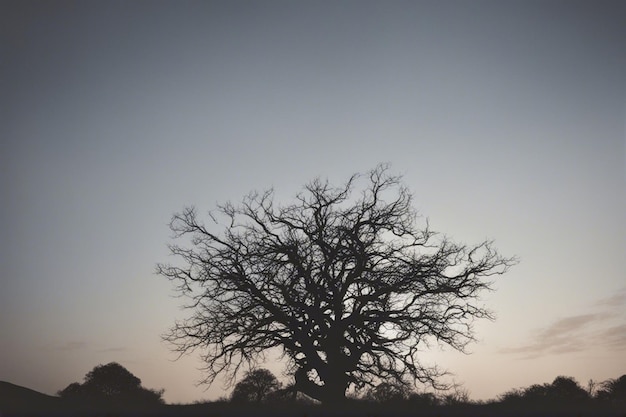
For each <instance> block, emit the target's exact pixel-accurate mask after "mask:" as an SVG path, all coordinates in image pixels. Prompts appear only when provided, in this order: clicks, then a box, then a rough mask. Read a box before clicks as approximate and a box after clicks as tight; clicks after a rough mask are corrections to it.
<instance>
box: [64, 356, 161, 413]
mask: <svg viewBox="0 0 626 417" xmlns="http://www.w3.org/2000/svg"><path fill="white" fill-rule="evenodd" d="M58 395H59V396H60V397H62V398H66V399H68V400H73V401H79V402H84V403H88V404H93V405H98V406H103V405H110V406H124V407H126V406H150V405H157V404H162V403H163V399H162V398H161V397H162V395H163V390H159V391H157V390H151V389H147V388H144V387H142V386H141V380H140V379H139V378H137V377H136V376H135V375H133V374H132V373H130V372H129V371H128V370H127V369H126V368H124V367H123V366H122V365H120V364H118V363H116V362H111V363H109V364H106V365H98V366H96V367H95V368H93V369H92V370H91V371H89V373H87V375H86V376H85V379H84V382H83V383H82V384H80V383H78V382H74V383H71V384H70V385H68V386H67V387H66V388H64V389H63V390H61V391H59V392H58Z"/></svg>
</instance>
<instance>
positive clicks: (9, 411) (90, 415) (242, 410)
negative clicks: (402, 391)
mask: <svg viewBox="0 0 626 417" xmlns="http://www.w3.org/2000/svg"><path fill="white" fill-rule="evenodd" d="M0 410H1V412H0V417H38V416H39V417H240V416H241V417H244V416H254V417H338V416H346V417H396V416H397V417H448V416H449V417H535V416H537V417H539V416H540V417H626V410H618V409H612V408H609V407H604V408H602V409H601V408H598V407H595V408H593V407H583V408H572V407H558V408H555V407H549V408H546V407H544V408H528V407H527V408H525V409H523V408H517V409H514V408H511V407H503V406H501V405H498V404H494V405H465V406H455V407H449V406H448V407H446V406H438V407H432V408H420V407H413V408H408V407H398V406H389V405H387V406H385V405H372V404H369V405H367V406H366V405H363V404H358V405H354V404H352V405H345V406H342V407H326V406H315V405H306V406H297V405H290V406H278V405H275V406H256V407H250V406H247V407H245V406H234V405H232V404H198V405H164V406H162V407H158V408H151V409H120V408H117V409H114V408H94V407H87V406H81V407H77V406H70V405H67V404H62V403H60V402H57V403H54V404H51V403H49V404H47V405H43V404H31V405H30V406H26V407H12V408H7V407H4V408H3V409H0Z"/></svg>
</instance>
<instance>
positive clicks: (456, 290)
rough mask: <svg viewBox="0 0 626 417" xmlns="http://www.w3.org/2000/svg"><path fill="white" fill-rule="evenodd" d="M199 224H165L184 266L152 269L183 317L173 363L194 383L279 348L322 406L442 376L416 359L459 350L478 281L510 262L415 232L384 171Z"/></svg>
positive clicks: (474, 308) (488, 249)
mask: <svg viewBox="0 0 626 417" xmlns="http://www.w3.org/2000/svg"><path fill="white" fill-rule="evenodd" d="M218 216H221V221H220V218H218ZM210 218H211V219H212V220H213V221H214V222H215V224H216V225H218V226H214V227H212V228H210V227H208V226H207V225H206V224H205V223H203V222H202V221H201V220H200V219H199V218H198V215H197V212H196V210H195V209H194V208H186V209H185V210H183V211H182V212H181V213H179V214H176V215H174V217H173V219H172V221H171V224H170V227H171V230H172V231H173V232H174V235H175V238H176V239H179V240H182V241H185V239H184V238H185V237H187V238H189V239H188V240H186V244H185V243H181V244H173V245H171V246H170V250H171V252H172V253H173V254H174V255H177V256H178V258H179V259H180V260H182V264H179V265H166V264H159V265H158V266H157V270H158V273H160V274H161V275H163V276H165V277H167V278H169V279H170V280H172V281H174V282H175V283H177V291H179V292H180V294H181V295H182V296H185V297H188V299H189V303H188V304H187V305H186V307H187V308H189V309H190V310H191V312H192V314H191V316H190V317H189V318H187V319H186V320H184V321H181V322H177V323H176V325H175V326H174V327H173V329H172V330H171V332H170V333H169V334H168V335H166V336H165V338H166V340H168V341H170V342H172V343H173V344H174V346H175V349H176V350H177V351H178V352H180V353H181V354H183V353H186V352H189V351H192V350H195V349H200V350H201V352H202V359H203V360H204V362H205V363H206V367H205V371H206V379H205V380H204V382H206V383H211V382H212V381H213V380H214V378H215V377H216V376H217V375H218V374H223V375H225V376H226V377H228V378H230V379H231V381H232V379H233V378H234V377H235V376H236V374H237V371H238V370H239V369H240V367H241V366H242V365H247V366H250V367H253V366H254V365H255V364H256V363H257V362H258V361H259V360H260V359H262V358H263V354H264V352H266V351H267V350H268V349H272V348H280V349H281V350H282V353H283V358H284V359H286V362H287V364H288V371H290V372H291V373H292V374H293V375H294V376H295V387H296V389H297V390H299V391H300V392H303V393H305V394H307V395H309V396H311V397H313V398H316V399H318V400H320V401H322V402H337V401H343V400H344V399H345V392H346V390H347V389H348V388H349V387H350V386H352V387H353V388H356V389H362V388H364V387H365V386H370V387H371V386H375V385H376V384H378V383H379V382H380V381H383V380H387V381H397V382H399V383H402V381H403V380H406V378H407V377H408V378H411V379H412V380H413V382H417V381H419V382H422V383H430V384H432V385H435V386H437V384H438V380H439V378H438V377H439V376H441V375H442V373H441V371H440V370H439V369H438V368H436V367H428V366H425V365H423V364H422V363H420V361H419V359H418V356H419V352H420V350H421V349H422V348H423V346H428V343H429V342H433V341H435V342H437V343H440V344H446V345H449V346H451V347H453V348H455V349H458V350H464V348H465V346H466V345H467V343H469V342H470V341H472V340H473V331H472V322H473V320H474V319H479V318H491V314H490V312H489V311H488V310H486V309H485V308H484V307H483V306H482V305H480V304H479V302H478V301H479V300H478V297H479V295H480V294H481V293H482V292H483V291H484V290H489V289H491V288H490V285H491V282H490V281H489V280H490V278H489V277H492V276H494V275H498V274H503V273H504V272H506V271H507V269H508V268H509V267H510V266H511V265H513V264H514V263H515V259H514V258H505V257H502V256H500V255H499V254H498V252H497V251H496V250H495V249H494V248H493V246H492V243H491V242H490V241H485V242H482V243H480V244H478V245H476V246H467V245H464V244H458V243H454V242H452V241H451V240H449V239H448V238H446V237H445V236H442V235H439V234H436V233H435V232H433V231H431V230H430V228H429V226H428V223H427V222H425V224H424V225H423V226H422V227H421V228H420V227H418V225H417V221H418V215H417V213H416V211H415V210H414V209H413V207H412V195H411V193H410V192H409V191H408V189H407V188H406V187H405V186H404V185H403V184H402V182H401V177H398V176H393V175H391V174H389V170H388V167H387V166H385V165H379V166H378V167H377V168H375V169H373V170H372V171H370V172H368V173H366V174H363V175H359V174H356V175H354V176H352V177H351V178H350V179H349V180H348V181H347V182H346V183H345V184H344V185H342V186H339V187H333V186H331V185H330V184H329V183H328V182H327V181H322V180H319V179H316V180H314V181H312V182H310V183H309V184H308V185H306V186H305V187H304V190H303V191H302V192H301V193H299V194H298V195H297V196H296V197H295V200H294V202H292V203H291V204H288V205H277V204H276V203H275V202H274V200H273V192H272V191H267V192H264V193H252V194H250V195H249V196H248V197H246V198H245V199H244V200H243V202H242V204H241V205H237V206H236V205H234V204H231V203H227V204H224V205H219V206H218V208H217V211H216V212H214V213H211V214H210ZM220 224H221V225H223V226H222V227H223V229H222V230H221V231H220V230H217V231H216V229H218V228H219V225H220Z"/></svg>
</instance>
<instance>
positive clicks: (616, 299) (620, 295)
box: [596, 287, 626, 307]
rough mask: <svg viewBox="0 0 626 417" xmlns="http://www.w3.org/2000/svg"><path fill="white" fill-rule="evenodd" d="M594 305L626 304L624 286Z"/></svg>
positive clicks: (616, 305)
mask: <svg viewBox="0 0 626 417" xmlns="http://www.w3.org/2000/svg"><path fill="white" fill-rule="evenodd" d="M596 305H598V306H607V307H620V306H623V305H626V287H625V288H622V289H621V290H619V291H618V292H617V294H615V295H612V296H611V297H608V298H603V299H601V300H599V301H598V302H597V303H596Z"/></svg>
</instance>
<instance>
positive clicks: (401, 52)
mask: <svg viewBox="0 0 626 417" xmlns="http://www.w3.org/2000/svg"><path fill="white" fill-rule="evenodd" d="M0 30H1V32H0V33H1V38H0V48H1V49H0V106H1V107H0V117H1V118H2V121H1V123H0V167H1V168H0V169H1V170H2V171H1V176H0V181H1V183H0V187H1V189H0V191H1V192H2V194H1V198H2V204H1V205H0V221H1V226H2V237H1V239H0V260H1V264H0V380H5V381H10V382H13V383H16V384H19V385H24V386H27V387H30V388H33V389H36V390H39V391H42V392H46V393H55V392H56V391H57V390H59V389H61V388H64V387H65V386H67V385H68V384H69V383H71V382H74V381H81V380H82V378H83V376H84V375H85V374H86V373H87V372H88V371H89V370H91V369H92V368H93V367H94V366H96V365H98V364H101V363H102V364H104V363H108V362H110V361H117V362H119V363H121V364H122V365H124V366H125V367H127V368H128V369H129V370H130V371H131V372H133V373H134V374H135V375H137V376H138V377H140V378H141V379H142V381H143V384H144V386H147V387H149V388H165V390H166V391H165V399H166V400H167V401H169V402H191V401H194V400H201V399H216V398H217V397H218V396H220V395H224V394H225V391H223V389H222V388H223V384H221V383H219V382H217V383H215V384H214V385H213V386H211V387H210V388H209V389H208V390H206V387H196V386H195V385H194V384H195V382H196V381H198V380H199V379H200V378H201V377H202V375H201V374H200V373H199V372H198V371H197V370H196V368H197V367H198V365H199V362H198V356H197V355H195V356H190V357H185V358H183V359H181V360H179V361H174V359H175V355H174V354H173V353H171V351H170V350H169V347H168V346H167V345H166V344H164V343H163V342H161V340H160V336H161V334H163V333H164V332H166V330H167V329H168V328H169V327H170V326H171V325H172V324H173V322H174V320H175V319H176V318H182V317H184V314H183V313H182V312H181V311H180V309H179V307H178V306H179V304H180V300H178V299H176V298H174V297H173V296H174V295H175V293H174V290H173V287H172V286H171V285H170V283H169V282H168V281H167V280H165V279H164V278H162V277H160V276H157V275H155V274H154V269H155V264H156V263H157V262H168V261H169V260H170V259H171V258H169V257H168V251H167V248H166V245H167V243H169V242H170V231H169V230H168V228H167V223H168V222H169V219H170V217H171V215H172V214H173V213H174V212H176V211H179V210H180V209H182V208H183V207H184V206H185V205H189V204H194V205H196V206H197V207H198V208H199V209H200V210H201V211H204V210H207V211H208V210H209V209H212V208H214V206H215V204H216V203H218V202H224V201H227V200H232V201H235V202H236V201H239V200H240V199H241V197H242V196H243V195H245V194H247V193H248V192H249V191H251V190H262V189H266V188H268V187H274V188H275V189H276V192H277V197H278V198H279V199H280V200H282V201H289V198H291V197H292V196H293V194H295V193H296V192H297V191H298V190H299V188H300V187H301V186H302V185H303V184H304V183H306V182H307V181H309V180H311V179H313V178H314V177H316V176H322V177H324V178H328V179H329V180H330V181H332V182H342V181H344V180H345V179H346V178H347V177H348V176H349V175H350V174H352V173H355V172H359V171H364V170H368V169H370V168H373V167H374V166H375V165H376V164H378V163H379V162H389V163H391V164H392V169H393V170H394V171H395V172H398V173H402V174H403V175H404V179H405V182H406V184H407V185H408V186H409V187H410V189H411V190H412V191H413V193H414V195H415V201H416V208H417V209H418V210H420V212H421V213H422V214H423V215H424V216H426V217H428V219H429V221H430V224H431V226H432V228H433V229H434V230H437V231H440V232H443V233H446V234H448V235H449V236H451V237H452V238H454V239H456V240H458V241H461V242H467V243H478V242H480V241H482V240H484V239H485V238H492V239H495V241H496V247H497V248H498V249H499V250H500V251H501V252H502V253H503V254H504V255H506V256H512V255H517V256H518V257H519V258H520V260H521V262H520V264H519V265H518V266H516V267H515V268H514V269H513V270H511V272H510V273H509V274H508V275H506V276H505V277H503V278H501V279H498V281H497V283H496V285H495V287H496V291H495V292H493V293H490V294H487V295H486V297H485V299H484V301H485V303H486V304H487V305H488V306H490V307H491V308H492V309H493V310H494V311H495V313H496V315H497V320H496V321H495V322H480V323H478V324H477V325H476V332H477V336H478V338H479V341H478V343H476V344H474V345H472V346H471V347H470V351H471V352H472V354H471V355H462V354H459V353H455V352H450V351H449V350H443V351H441V350H440V349H437V348H435V349H434V350H433V351H429V352H425V353H424V360H425V361H426V362H434V363H438V364H439V365H441V366H442V367H444V368H447V369H449V370H450V371H451V372H453V373H455V376H454V380H455V381H457V382H459V383H462V384H464V386H465V388H467V389H468V390H469V392H470V396H471V397H472V398H474V399H487V398H494V397H496V396H497V395H498V394H501V393H503V392H505V391H506V390H509V389H511V388H514V387H522V386H528V385H530V384H533V383H544V382H550V381H552V380H553V379H554V378H555V377H556V376H558V375H568V376H573V377H575V378H576V379H577V380H578V381H579V382H581V383H582V384H583V385H585V384H586V383H587V381H588V380H589V379H590V378H593V379H594V380H604V379H607V378H616V377H618V376H620V375H622V374H625V373H626V273H625V272H624V268H623V266H624V259H626V139H625V137H626V3H625V2H623V1H612V2H611V1H584V2H580V1H523V2H519V1H465V0H463V1H458V2H457V1H421V2H420V1H412V2H400V1H378V2H369V1H315V2H313V1H310V2H298V1H265V2H261V1H257V2H252V1H224V2H213V1H204V2H200V1H195V2H191V1H170V2H164V1H100V2H96V1H6V0H4V1H2V2H1V3H0ZM267 366H269V367H271V369H275V370H276V372H277V373H278V374H279V375H280V367H279V366H277V365H275V364H268V365H267Z"/></svg>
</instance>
